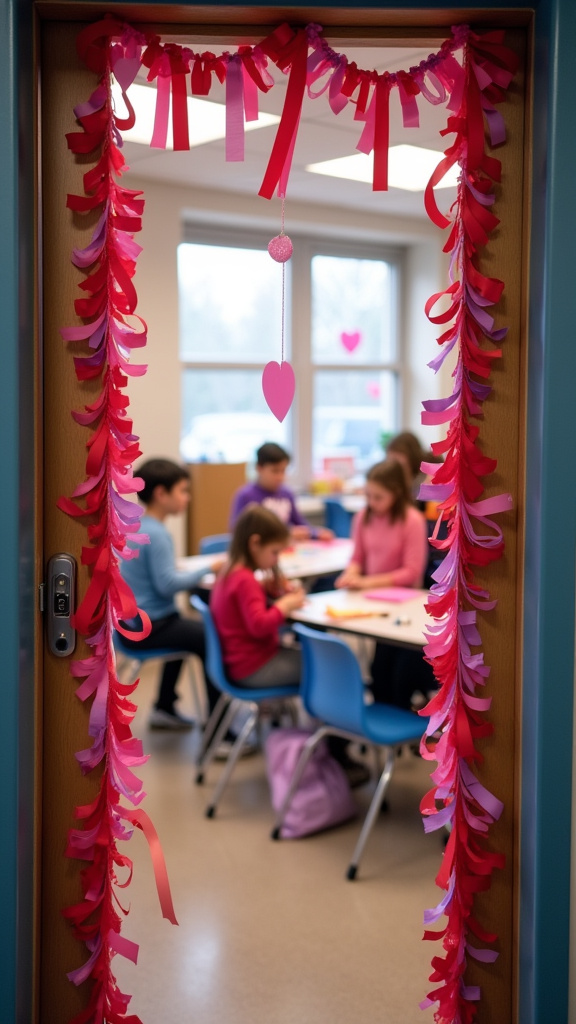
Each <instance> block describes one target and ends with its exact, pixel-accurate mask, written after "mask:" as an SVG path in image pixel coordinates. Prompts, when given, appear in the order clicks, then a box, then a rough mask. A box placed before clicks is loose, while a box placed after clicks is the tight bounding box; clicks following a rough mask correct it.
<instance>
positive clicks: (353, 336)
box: [340, 331, 362, 352]
mask: <svg viewBox="0 0 576 1024" xmlns="http://www.w3.org/2000/svg"><path fill="white" fill-rule="evenodd" d="M340 341H341V342H342V344H343V345H344V348H345V349H346V351H347V352H353V351H354V349H355V348H358V345H359V344H360V342H361V341H362V335H361V333H360V331H352V332H351V333H350V334H349V333H348V331H342V334H341V335H340Z"/></svg>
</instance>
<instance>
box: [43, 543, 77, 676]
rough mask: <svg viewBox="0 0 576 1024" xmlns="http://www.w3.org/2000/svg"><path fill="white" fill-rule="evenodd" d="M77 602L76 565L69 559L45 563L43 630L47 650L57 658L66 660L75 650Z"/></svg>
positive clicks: (60, 558)
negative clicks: (46, 580) (46, 566)
mask: <svg viewBox="0 0 576 1024" xmlns="http://www.w3.org/2000/svg"><path fill="white" fill-rule="evenodd" d="M75 600H76V561H75V559H74V558H72V555H65V554H61V555H52V558H51V559H50V561H49V562H48V601H47V606H46V626H47V630H48V646H49V648H50V650H51V652H52V654H55V655H56V657H57V658H66V657H67V656H68V655H69V654H72V652H73V651H74V648H75V647H76V630H75V629H74V628H73V627H72V625H71V621H70V620H71V616H72V614H73V612H74V607H75Z"/></svg>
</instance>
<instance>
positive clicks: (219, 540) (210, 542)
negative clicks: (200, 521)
mask: <svg viewBox="0 0 576 1024" xmlns="http://www.w3.org/2000/svg"><path fill="white" fill-rule="evenodd" d="M231 538H232V534H231V533H213V534H211V535H210V536H209V537H201V538H200V543H199V545H198V546H199V548H200V554H201V555H217V554H219V553H220V552H221V551H227V550H228V545H229V544H230V540H231Z"/></svg>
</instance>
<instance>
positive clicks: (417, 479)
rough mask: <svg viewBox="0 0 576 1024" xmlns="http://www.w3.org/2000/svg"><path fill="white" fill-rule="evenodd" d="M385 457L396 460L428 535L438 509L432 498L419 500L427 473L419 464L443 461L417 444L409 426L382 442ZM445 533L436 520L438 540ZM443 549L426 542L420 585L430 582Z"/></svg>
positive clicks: (442, 537)
mask: <svg viewBox="0 0 576 1024" xmlns="http://www.w3.org/2000/svg"><path fill="white" fill-rule="evenodd" d="M386 458H387V459H393V460H394V461H396V462H399V463H400V465H401V466H402V469H403V470H404V473H405V475H406V480H407V483H408V489H409V491H410V494H411V496H412V500H413V502H414V504H415V505H416V508H419V509H421V510H422V511H423V512H424V515H425V517H426V524H427V532H428V537H431V536H432V533H433V532H434V529H435V528H436V520H437V519H438V510H437V506H436V503H435V502H432V501H420V499H419V498H418V495H419V492H420V486H421V484H423V483H426V481H428V480H429V479H430V477H426V476H425V475H424V473H422V471H421V469H420V466H421V464H422V462H436V463H441V462H443V459H442V456H441V455H436V454H435V452H433V451H425V450H424V449H423V448H422V445H421V444H420V441H419V440H418V438H417V437H416V435H415V434H412V433H410V431H409V430H403V431H402V433H401V434H397V435H396V437H393V438H392V439H391V440H390V441H389V442H388V444H387V446H386ZM446 535H447V527H446V523H445V522H442V523H440V526H439V528H437V533H436V536H437V537H438V539H439V540H444V538H445V537H446ZM445 554H446V553H445V552H444V551H440V550H439V549H438V548H436V547H435V546H434V545H433V544H432V543H430V542H429V545H428V562H427V565H426V569H425V572H424V586H425V587H427V588H430V587H431V586H432V584H433V582H434V578H433V573H434V572H435V571H436V569H437V568H438V566H439V565H440V563H441V562H442V560H443V558H444V557H445Z"/></svg>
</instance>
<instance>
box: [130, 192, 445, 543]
mask: <svg viewBox="0 0 576 1024" xmlns="http://www.w3.org/2000/svg"><path fill="white" fill-rule="evenodd" d="M125 182H126V184H127V185H128V186H129V187H130V188H139V189H142V190H143V192H144V199H145V203H146V205H145V211H144V218H143V229H142V231H141V232H140V234H139V235H138V236H137V240H138V242H139V243H140V244H141V245H142V247H143V250H142V253H141V254H140V256H139V258H138V264H137V270H136V277H135V284H136V289H137V292H138V309H137V312H138V314H139V315H140V316H141V317H143V319H144V320H145V321H146V323H147V325H148V344H147V347H146V349H144V350H142V351H141V352H139V351H136V353H135V356H134V360H133V361H135V362H136V361H142V362H146V363H147V364H148V372H147V373H146V375H145V376H143V377H135V378H132V379H131V381H130V387H129V393H130V413H131V415H132V418H133V421H134V432H135V433H136V434H137V435H138V436H139V437H140V446H141V449H142V452H143V454H144V456H145V457H146V458H151V457H153V456H158V455H163V456H166V457H168V458H174V459H176V460H178V459H179V451H178V445H179V439H180V402H181V399H180V369H179V360H178V281H177V267H176V250H177V246H178V244H179V242H180V241H181V237H182V229H181V225H182V221H183V219H184V217H186V218H188V219H191V220H194V221H198V222H203V223H210V222H212V223H216V224H219V225H223V224H224V225H226V224H229V225H230V226H231V227H234V228H237V227H242V226H250V227H252V228H258V227H261V228H263V229H265V230H270V237H272V236H273V235H275V234H277V233H278V226H279V204H278V203H275V202H274V201H272V202H271V203H270V202H268V201H267V200H264V199H262V198H260V197H258V196H254V197H251V196H242V195H237V194H231V193H221V192H216V191H213V192H211V191H208V190H202V189H197V188H186V187H183V186H180V185H171V184H170V185H167V184H166V183H160V182H152V181H149V180H139V179H138V178H137V177H136V175H132V174H129V175H127V176H126V178H125ZM287 230H288V231H289V233H290V234H291V236H292V238H293V240H296V238H297V235H298V233H299V232H300V233H304V232H305V233H306V234H308V235H310V234H313V233H318V234H322V235H325V236H328V237H335V236H338V237H343V236H344V237H348V238H353V239H362V240H365V241H371V242H374V241H376V242H386V243H389V244H394V245H395V246H398V245H401V246H402V247H403V248H405V256H406V259H405V267H406V275H405V291H404V295H403V300H402V301H403V305H404V309H403V311H402V312H403V323H404V325H405V329H404V335H403V339H402V341H403V344H404V345H405V349H406V352H407V353H408V365H409V367H410V374H409V378H410V379H409V381H408V382H407V386H406V388H405V391H404V394H403V396H402V406H403V408H402V422H401V425H402V427H404V428H407V429H411V430H414V432H415V433H417V434H418V435H419V436H420V437H421V438H422V440H423V441H427V442H430V441H432V440H434V439H435V438H436V437H438V436H439V434H438V432H437V431H436V432H434V431H431V430H430V429H429V428H423V427H422V426H421V424H420V411H421V405H420V403H421V401H422V399H423V398H435V397H438V396H440V395H444V394H447V393H448V391H449V390H451V383H450V380H449V378H448V372H447V371H444V372H442V373H440V374H438V375H436V376H435V375H434V374H433V373H432V371H431V370H430V369H429V368H428V367H427V365H426V364H427V362H428V361H429V360H430V359H431V358H432V357H433V356H434V355H436V352H437V346H436V342H435V338H436V334H437V329H435V328H434V327H433V326H432V325H430V323H429V322H428V320H427V319H426V316H425V314H424V303H425V301H426V299H427V298H428V296H429V295H431V294H432V293H434V292H437V291H440V290H441V289H442V287H444V286H445V283H444V282H445V275H446V261H445V257H444V256H443V254H442V251H441V250H442V244H443V235H442V232H440V231H438V229H436V228H434V227H433V226H432V225H429V224H427V223H426V222H421V221H416V220H414V219H413V218H400V217H398V218H391V217H384V216H378V215H373V214H372V213H362V212H358V211H349V210H342V209H335V208H332V207H324V206H323V207H309V206H306V205H305V204H303V203H297V202H289V203H287ZM298 483H301V484H304V483H305V481H298ZM171 529H172V532H173V535H174V539H175V543H176V547H177V550H178V551H179V552H181V551H183V523H181V522H173V523H172V524H171Z"/></svg>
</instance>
